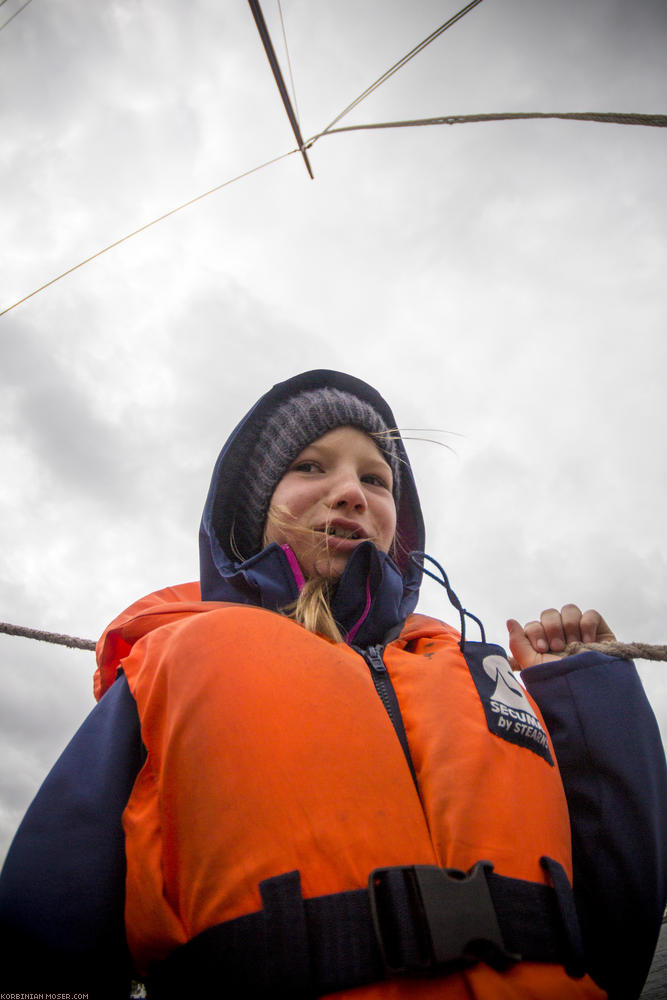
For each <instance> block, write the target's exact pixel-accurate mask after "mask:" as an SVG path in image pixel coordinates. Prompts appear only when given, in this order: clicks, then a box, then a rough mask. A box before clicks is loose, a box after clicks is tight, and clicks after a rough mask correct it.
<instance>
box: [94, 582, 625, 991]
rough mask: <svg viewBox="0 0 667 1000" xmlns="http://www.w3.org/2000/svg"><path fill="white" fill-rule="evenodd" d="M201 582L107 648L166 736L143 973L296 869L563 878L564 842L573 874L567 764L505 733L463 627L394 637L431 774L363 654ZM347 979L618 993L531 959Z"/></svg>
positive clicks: (327, 889) (424, 624) (131, 829)
mask: <svg viewBox="0 0 667 1000" xmlns="http://www.w3.org/2000/svg"><path fill="white" fill-rule="evenodd" d="M196 597H197V590H196V585H186V587H184V588H169V589H168V590H167V591H163V592H161V593H160V594H158V595H153V596H152V597H151V598H150V599H144V601H142V602H139V603H138V604H137V605H135V606H133V608H132V609H130V610H129V612H127V613H126V614H125V615H123V616H121V617H120V618H119V619H117V620H116V622H114V623H113V624H112V625H111V626H110V627H109V629H108V630H107V632H106V633H105V636H103V638H102V640H100V644H99V647H98V654H99V662H100V668H99V670H98V674H97V677H96V687H97V691H98V693H101V692H102V691H103V690H104V689H105V688H106V687H107V686H108V685H109V684H110V683H111V682H112V681H113V677H114V676H115V671H116V668H117V666H118V665H120V666H121V667H122V669H123V671H124V672H125V674H126V676H127V679H128V682H129V685H130V689H131V691H132V694H133V696H134V698H135V699H136V702H137V707H138V712H139V717H140V720H141V729H142V737H143V742H144V744H145V746H146V749H147V759H146V762H145V765H144V767H143V769H142V770H141V772H140V774H139V776H138V778H137V781H136V783H135V786H134V789H133V792H132V795H131V798H130V801H129V803H128V805H127V808H126V810H125V813H124V817H123V823H124V830H125V836H126V853H127V894H126V928H127V934H128V940H129V944H130V949H131V952H132V954H133V956H134V959H135V962H136V964H137V968H138V969H139V970H140V972H145V971H146V969H147V968H148V967H149V966H150V965H151V963H153V962H155V961H159V960H160V959H162V958H164V957H165V956H167V955H168V954H169V953H170V952H171V951H173V950H174V949H175V948H177V947H178V946H180V945H182V944H184V943H185V942H187V941H189V940H190V939H191V938H193V937H195V936H196V935H197V934H199V933H200V932H201V931H203V930H205V929H206V928H208V927H212V926H214V925H216V924H218V923H220V922H223V921H228V920H230V919H232V918H235V917H238V916H240V915H243V914H246V913H251V912H254V911H257V910H259V909H261V905H262V904H261V899H260V894H259V889H258V884H259V882H261V881H262V880H264V879H267V878H270V877H272V876H275V875H278V874H281V873H284V872H287V871H291V870H293V869H298V870H299V872H300V875H301V885H302V890H303V895H304V897H306V898H309V897H314V896H320V895H324V894H328V893H335V892H340V891H344V890H348V889H359V888H363V887H365V886H366V885H367V883H368V877H369V873H370V872H371V871H372V870H373V869H375V868H378V867H383V866H392V865H414V864H426V865H438V866H443V867H455V868H459V869H468V868H470V867H471V866H472V865H473V864H474V863H475V862H477V861H479V860H480V859H488V860H490V861H492V862H493V864H494V866H495V871H496V872H497V873H498V874H500V875H505V876H509V877H512V878H517V879H526V880H529V881H532V882H545V881H546V876H545V873H544V871H543V869H542V867H541V865H540V862H539V859H540V857H541V856H542V855H548V856H549V857H551V858H553V859H555V860H556V861H558V862H560V864H562V865H563V867H564V869H565V871H566V872H567V873H568V876H569V877H570V879H571V877H572V866H571V849H570V828H569V820H568V811H567V805H566V801H565V796H564V792H563V787H562V783H561V779H560V775H559V773H558V768H557V766H556V765H555V764H554V763H551V762H550V761H549V760H547V759H545V756H544V755H540V754H538V753H535V752H533V751H532V750H531V749H530V748H527V747H526V746H525V745H519V744H517V743H512V742H510V741H508V740H506V739H502V738H499V737H498V735H497V734H496V733H494V732H492V731H491V730H490V727H489V724H488V721H487V719H486V717H485V712H484V708H483V706H482V702H481V700H480V696H479V694H478V690H477V687H476V685H475V682H474V680H473V678H472V676H471V672H470V669H469V668H468V666H467V664H466V661H465V659H464V657H463V655H462V654H461V652H460V650H459V646H458V636H457V634H456V632H455V631H454V630H453V629H451V628H450V627H449V626H447V625H444V624H442V623H441V622H438V621H435V620H433V619H430V618H426V617H424V616H422V615H412V616H411V617H410V618H409V619H408V621H407V623H406V626H405V628H404V630H403V632H402V634H401V635H400V638H398V639H397V640H396V641H394V642H392V643H391V644H390V645H388V646H387V647H386V649H385V651H384V663H385V665H386V667H387V670H388V672H389V675H390V677H391V681H392V683H393V687H394V690H395V692H396V695H397V698H398V702H399V704H400V709H401V714H402V718H403V722H404V726H405V731H406V734H407V739H408V742H409V747H410V754H411V758H412V763H413V765H414V771H415V774H416V778H417V783H418V790H417V788H416V787H415V783H414V781H413V777H412V774H411V771H410V768H409V766H408V763H407V761H406V757H405V755H404V753H403V750H402V748H401V745H400V743H399V741H398V739H397V737H396V733H395V731H394V728H393V726H392V723H391V721H390V719H389V717H388V715H387V712H386V711H385V708H384V707H383V705H382V702H381V701H380V699H379V697H378V695H377V692H376V690H375V688H374V685H373V680H372V678H371V676H370V671H369V668H368V666H367V664H366V662H365V661H364V659H363V658H362V656H360V655H359V654H358V653H357V652H355V651H354V650H353V649H352V648H350V647H349V646H347V645H345V644H343V643H333V642H331V641H329V640H328V639H325V638H322V637H320V636H318V635H314V634H312V633H309V632H308V631H306V630H305V629H304V628H303V627H302V626H301V625H299V624H296V623H295V622H293V621H291V620H289V619H287V618H285V617H284V616H281V615H279V614H276V613H274V612H271V611H267V610H263V609H260V608H256V607H252V606H240V605H231V604H223V603H213V602H210V603H200V602H198V601H197V600H196ZM524 697H525V696H524ZM511 711H512V710H511V709H508V710H507V712H508V713H509V714H508V718H510V719H511V718H512V716H511ZM531 711H532V713H533V714H534V715H535V717H536V718H537V719H538V720H540V723H541V717H540V713H539V710H538V709H537V708H536V707H535V706H534V705H533V704H532V703H531ZM348 995H349V996H351V997H352V996H353V997H355V998H357V997H358V998H359V1000H375V998H386V997H389V998H397V1000H398V998H404V997H419V998H421V997H423V998H427V1000H430V998H435V997H444V996H446V997H448V998H450V997H451V998H453V1000H458V998H461V1000H464V998H465V1000H470V998H471V997H472V998H478V1000H518V998H522V1000H525V998H534V1000H564V998H572V1000H575V998H576V1000H578V998H582V1000H583V998H587V1000H593V998H601V997H604V996H605V994H604V993H603V992H602V991H600V990H599V989H598V988H597V987H596V986H595V985H594V984H593V982H592V981H591V980H590V979H589V978H588V977H585V978H583V979H577V980H575V979H571V978H569V977H568V976H567V974H566V973H565V971H564V969H563V968H562V967H561V966H558V965H550V964H538V963H535V962H527V961H524V962H520V963H518V964H517V965H515V966H514V967H512V968H511V969H509V970H508V971H506V972H497V971H495V970H494V969H492V968H490V967H489V966H487V965H484V964H479V965H476V966H474V967H473V968H470V969H467V970H465V971H460V972H452V973H449V974H446V975H443V976H439V977H436V978H435V979H428V980H418V979H401V978H397V979H393V980H386V981H382V982H379V983H376V984H373V985H371V986H364V987H359V988H356V989H354V990H350V991H345V993H338V994H336V996H348Z"/></svg>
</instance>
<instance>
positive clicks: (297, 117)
mask: <svg viewBox="0 0 667 1000" xmlns="http://www.w3.org/2000/svg"><path fill="white" fill-rule="evenodd" d="M277 3H278V13H279V14H280V27H281V29H282V33H283V45H284V46H285V55H286V56H287V68H288V70H289V78H290V83H291V85H292V100H293V101H294V117H295V118H296V120H297V122H298V121H299V105H298V104H297V100H296V87H295V86H294V74H293V73H292V60H291V59H290V57H289V48H288V47H287V33H286V32H285V21H284V19H283V8H282V6H281V3H280V0H277Z"/></svg>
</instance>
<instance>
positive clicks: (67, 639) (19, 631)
mask: <svg viewBox="0 0 667 1000" xmlns="http://www.w3.org/2000/svg"><path fill="white" fill-rule="evenodd" d="M0 632H4V633H6V635H20V636H23V638H25V639H39V640H40V641H41V642H53V643H55V644H56V645H57V646H69V647H70V648H71V649H95V643H94V642H93V640H92V639H77V637H76V636H74V635H62V633H60V632H43V631H41V629H36V628H24V627H23V626H22V625H9V624H8V623H7V622H0Z"/></svg>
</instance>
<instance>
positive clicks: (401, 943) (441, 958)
mask: <svg viewBox="0 0 667 1000" xmlns="http://www.w3.org/2000/svg"><path fill="white" fill-rule="evenodd" d="M492 870H493V865H492V864H491V862H490V861H478V862H477V864H475V865H473V867H472V868H471V869H470V870H469V871H467V872H464V871H460V870H459V869H457V868H439V867H437V866H436V865H406V866H394V867H390V868H376V869H375V870H374V871H372V872H371V875H370V878H369V896H370V903H371V912H372V915H373V925H374V928H375V935H376V938H377V941H378V944H379V947H380V951H381V953H382V958H383V961H384V964H385V967H386V971H387V973H388V974H394V975H395V974H400V973H409V974H411V975H416V974H417V975H419V974H423V975H427V974H429V973H430V972H441V971H442V970H443V968H445V967H450V968H451V969H455V968H465V967H467V966H470V965H474V964H475V963H477V962H479V961H483V962H486V963H487V964H488V965H491V966H493V968H495V969H498V970H499V971H504V970H505V969H507V968H509V967H510V966H511V965H513V964H514V963H515V962H517V961H519V960H520V958H521V956H520V955H515V954H512V953H511V952H508V951H507V950H506V948H505V945H504V942H503V938H502V934H501V931H500V927H499V925H498V918H497V916H496V911H495V908H494V905H493V901H492V898H491V894H490V891H489V887H488V884H487V880H486V872H487V871H488V872H490V871H492Z"/></svg>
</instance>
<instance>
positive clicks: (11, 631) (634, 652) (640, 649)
mask: <svg viewBox="0 0 667 1000" xmlns="http://www.w3.org/2000/svg"><path fill="white" fill-rule="evenodd" d="M3 632H4V633H5V634H6V635H18V636H22V637H23V638H24V639H38V640H39V641H40V642H51V643H55V644H56V645H58V646H69V647H70V649H89V650H93V649H95V646H96V643H95V642H94V641H93V639H79V638H77V636H74V635H63V634H62V633H61V632H45V631H43V630H42V629H35V628H26V627H25V626H23V625H10V624H9V623H8V622H0V633H3ZM587 652H595V653H606V654H607V655H608V656H616V657H618V658H619V659H621V660H632V659H638V660H667V646H661V645H654V644H651V643H647V642H616V641H614V642H570V643H568V645H567V646H566V647H565V649H564V650H563V653H562V655H563V656H574V654H575V653H587Z"/></svg>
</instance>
